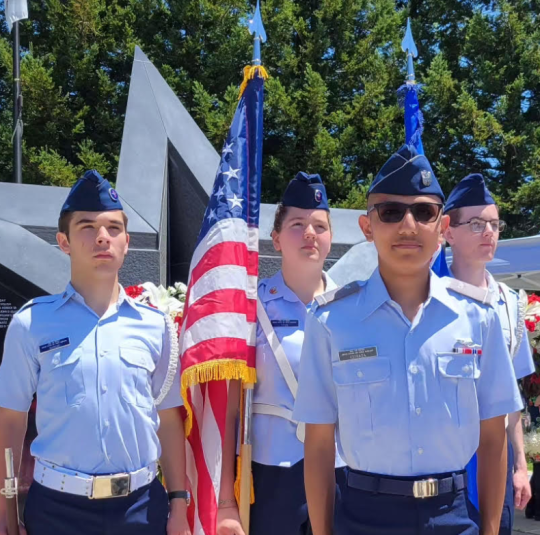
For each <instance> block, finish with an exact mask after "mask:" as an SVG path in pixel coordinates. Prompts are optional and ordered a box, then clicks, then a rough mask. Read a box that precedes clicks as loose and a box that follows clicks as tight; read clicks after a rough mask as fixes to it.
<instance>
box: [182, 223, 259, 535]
mask: <svg viewBox="0 0 540 535" xmlns="http://www.w3.org/2000/svg"><path fill="white" fill-rule="evenodd" d="M258 242H259V232H258V229H256V228H249V227H248V225H247V223H246V222H245V221H244V220H243V219H239V218H227V219H222V220H220V221H218V222H216V224H215V225H214V226H213V227H212V228H211V229H210V230H209V231H208V233H207V234H206V236H205V237H204V238H203V239H202V240H201V242H200V243H199V245H198V247H197V249H196V250H195V253H194V255H193V258H192V261H191V267H190V276H189V283H188V292H187V296H186V310H185V313H184V323H183V325H182V335H181V342H180V351H181V358H182V369H183V370H184V369H186V368H189V367H191V366H193V365H196V364H200V363H204V362H209V361H212V360H216V359H229V358H238V355H247V354H250V355H252V356H254V353H255V341H256V328H257V274H258V264H259V253H258ZM244 360H245V359H244ZM253 362H254V361H253ZM227 394H228V384H227V382H226V381H210V382H208V383H204V384H198V385H196V386H194V387H191V388H190V390H189V392H188V401H189V402H190V405H191V407H192V409H193V427H192V430H191V433H190V435H189V437H188V439H187V445H186V455H187V459H186V460H187V470H188V474H187V475H188V479H189V482H190V488H191V493H192V496H193V508H192V511H191V514H192V515H193V517H192V522H191V525H192V526H193V535H215V533H216V520H217V502H218V499H219V489H220V483H221V465H222V444H223V440H224V437H225V419H226V412H227Z"/></svg>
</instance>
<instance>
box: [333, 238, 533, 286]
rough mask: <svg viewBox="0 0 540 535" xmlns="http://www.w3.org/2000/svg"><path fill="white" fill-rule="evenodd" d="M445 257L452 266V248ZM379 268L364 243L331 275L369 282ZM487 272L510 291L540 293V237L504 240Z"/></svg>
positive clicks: (345, 280)
mask: <svg viewBox="0 0 540 535" xmlns="http://www.w3.org/2000/svg"><path fill="white" fill-rule="evenodd" d="M446 257H447V261H448V264H451V263H452V251H451V250H450V248H448V249H447V250H446ZM376 267H377V249H376V248H375V246H374V245H373V244H372V243H368V242H362V243H359V244H357V245H354V246H353V247H351V249H349V251H348V252H347V253H346V254H345V255H343V256H342V257H341V259H340V260H338V262H336V263H335V264H334V265H333V266H332V268H331V269H330V270H329V272H328V274H329V275H330V277H331V278H332V279H333V280H334V281H335V282H336V283H337V284H339V285H343V284H347V283H348V282H351V281H353V280H365V279H367V278H368V277H369V276H370V275H371V274H372V273H373V270H374V269H375V268H376ZM488 269H489V271H490V272H491V273H493V275H494V277H495V278H496V279H497V280H499V281H502V282H505V283H506V284H508V286H510V287H511V288H516V289H517V288H523V289H525V290H540V235H537V236H530V237H528V238H514V239H512V240H501V241H500V242H499V246H498V248H497V252H496V253H495V258H494V259H493V260H492V261H491V262H490V263H489V264H488Z"/></svg>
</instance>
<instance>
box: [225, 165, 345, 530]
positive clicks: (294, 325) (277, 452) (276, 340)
mask: <svg viewBox="0 0 540 535" xmlns="http://www.w3.org/2000/svg"><path fill="white" fill-rule="evenodd" d="M328 212H329V208H328V200H327V197H326V191H325V188H324V185H323V184H322V181H321V178H320V177H319V175H308V174H306V173H298V174H297V176H296V177H295V178H294V179H293V180H291V181H290V183H289V185H288V186H287V189H286V190H285V192H284V194H283V199H282V202H281V203H280V204H279V205H278V208H277V211H276V215H275V221H274V229H273V231H272V240H273V244H274V247H275V249H276V250H277V251H279V252H280V253H281V270H280V271H278V272H277V273H276V274H275V275H274V276H273V277H270V278H268V279H263V280H262V281H260V283H259V288H258V309H257V318H258V325H257V357H256V365H257V383H256V385H255V390H254V394H253V424H252V426H253V427H252V443H253V453H252V455H253V463H252V470H253V484H254V490H255V503H254V504H253V505H252V507H251V518H250V533H251V534H253V535H276V534H280V535H304V534H305V533H307V528H308V512H307V503H306V493H305V490H304V463H303V458H304V444H303V442H304V425H303V424H300V425H299V424H298V422H296V421H294V420H293V417H292V411H293V408H294V400H295V397H296V391H297V376H298V368H299V364H300V354H301V349H302V343H303V340H304V324H305V320H306V316H307V313H308V311H309V309H310V308H311V306H312V304H313V300H314V297H315V296H316V295H319V294H321V293H323V292H324V291H325V290H330V289H332V288H335V285H334V283H333V282H332V281H331V280H330V279H329V278H328V277H327V276H326V275H325V274H324V273H323V264H324V261H325V260H326V257H327V255H328V253H329V251H330V246H331V241H332V231H331V227H330V219H329V213H328ZM338 464H339V465H340V466H342V465H343V463H341V462H340V461H338ZM338 475H339V474H338ZM222 505H223V506H226V505H227V504H226V503H223V504H222ZM235 528H236V530H235V533H237V534H238V535H242V534H243V531H240V530H241V528H240V526H239V525H237V526H235Z"/></svg>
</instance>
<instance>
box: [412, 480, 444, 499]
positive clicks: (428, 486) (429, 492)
mask: <svg viewBox="0 0 540 535" xmlns="http://www.w3.org/2000/svg"><path fill="white" fill-rule="evenodd" d="M413 494H414V497H415V498H433V497H434V496H438V495H439V480H438V479H422V480H421V481H415V482H414V484H413Z"/></svg>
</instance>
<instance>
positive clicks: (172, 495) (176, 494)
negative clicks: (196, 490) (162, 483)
mask: <svg viewBox="0 0 540 535" xmlns="http://www.w3.org/2000/svg"><path fill="white" fill-rule="evenodd" d="M167 496H168V497H169V501H171V500H174V499H177V498H179V499H181V500H186V503H187V504H188V505H189V502H190V501H191V494H190V493H189V492H188V491H187V490H173V491H171V492H168V493H167Z"/></svg>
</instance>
